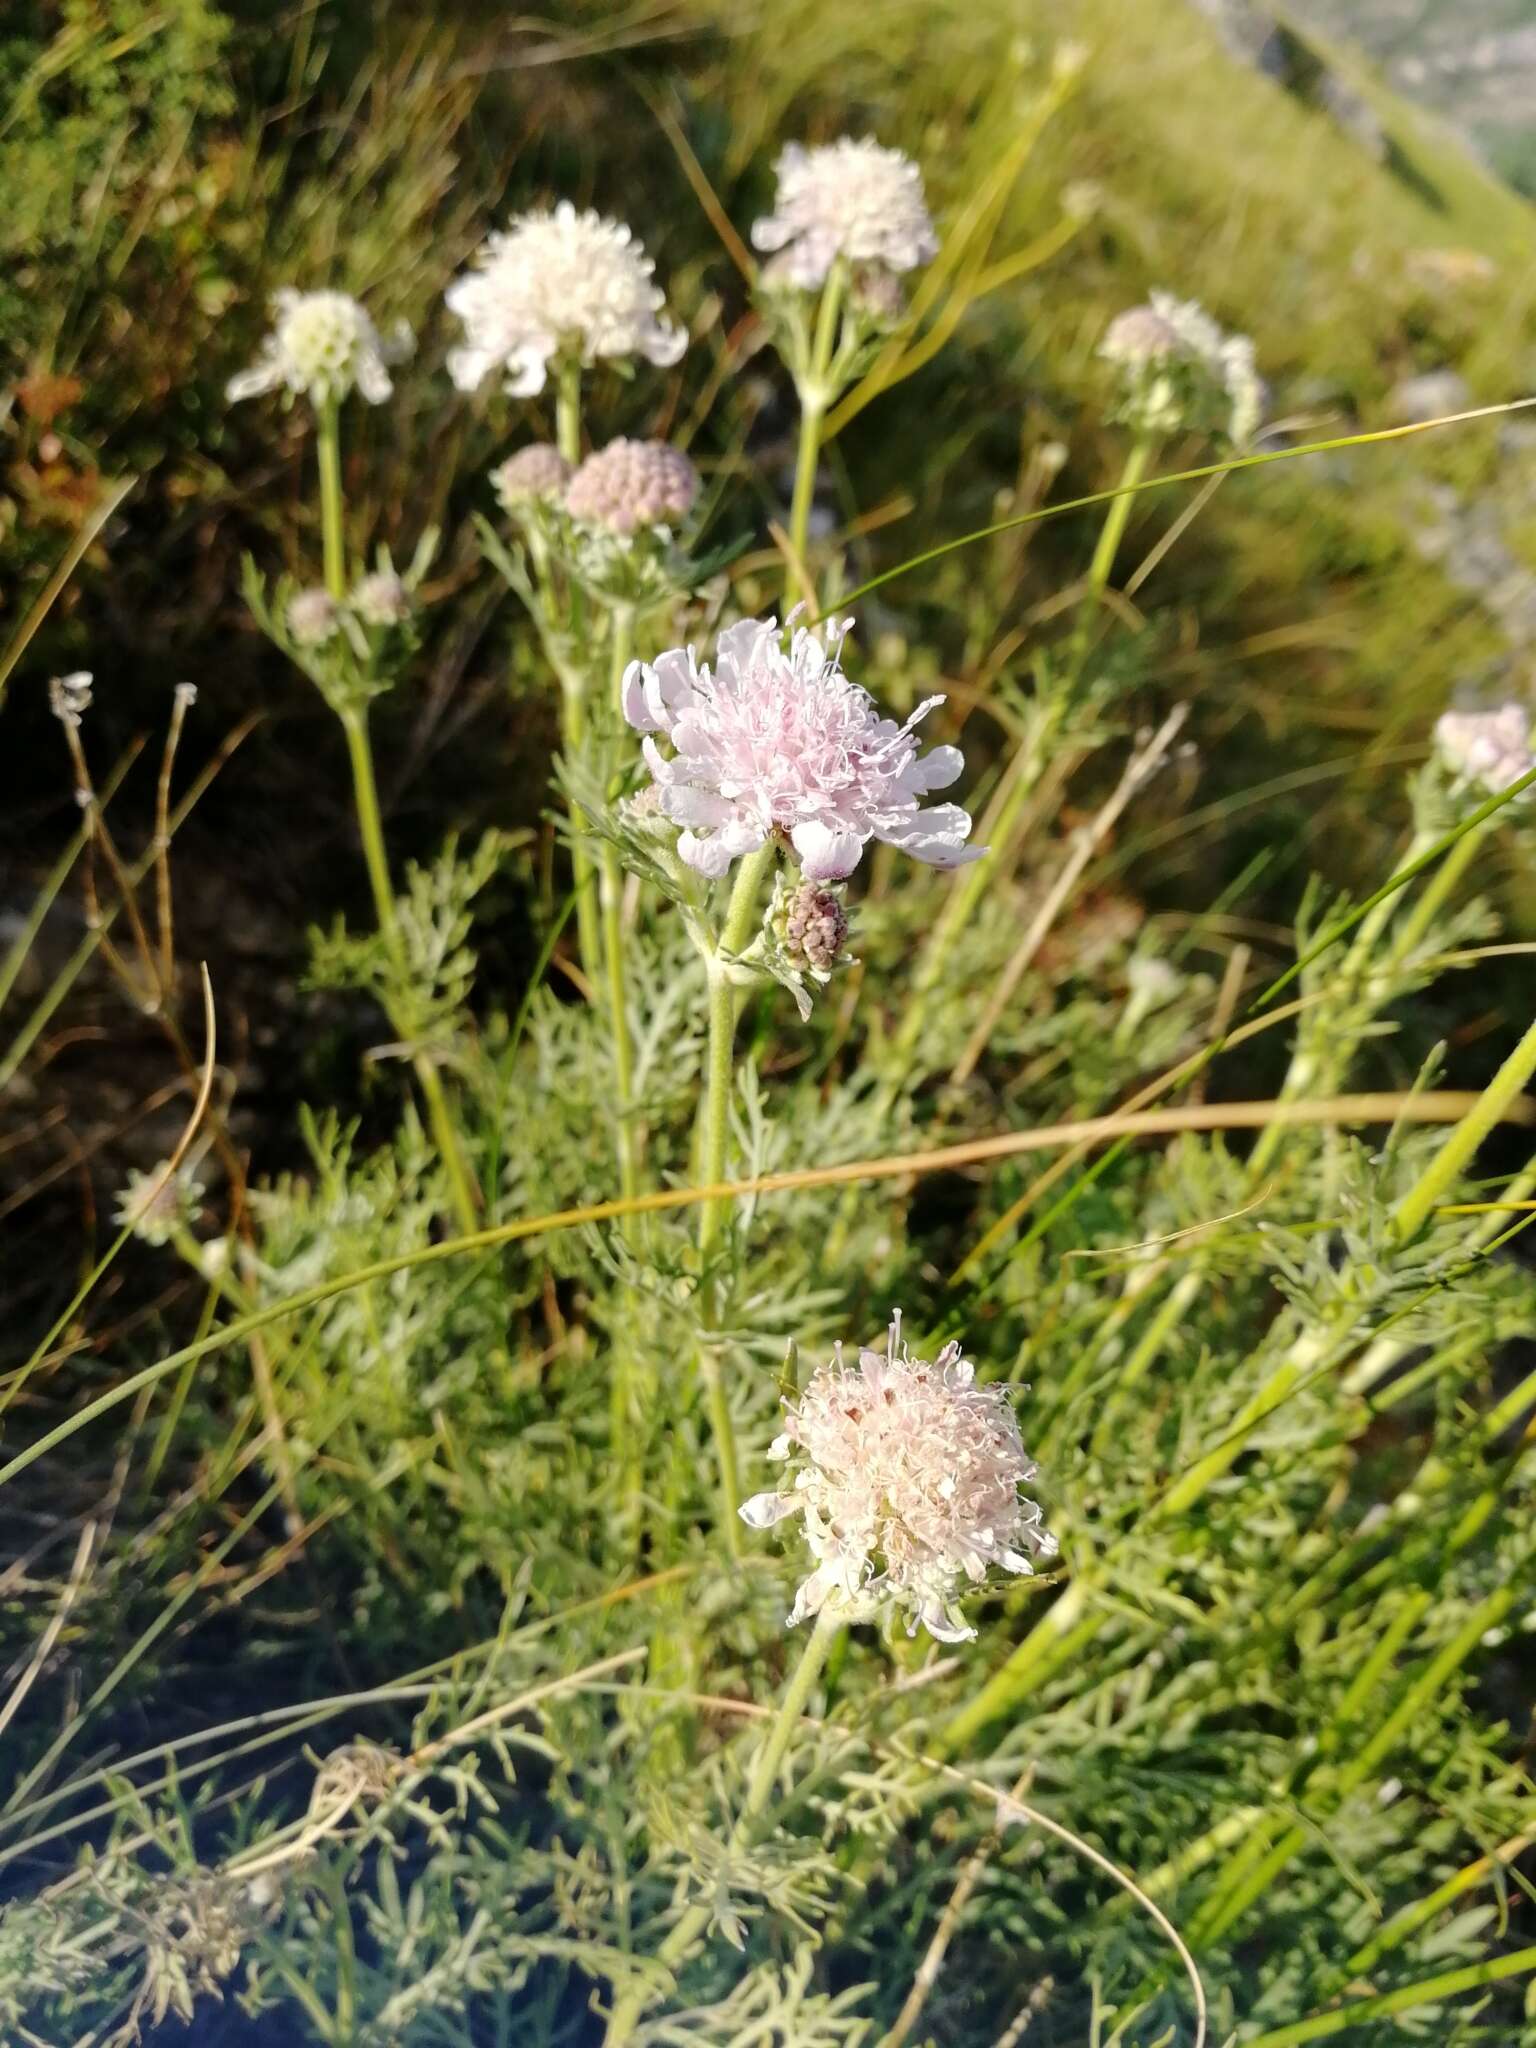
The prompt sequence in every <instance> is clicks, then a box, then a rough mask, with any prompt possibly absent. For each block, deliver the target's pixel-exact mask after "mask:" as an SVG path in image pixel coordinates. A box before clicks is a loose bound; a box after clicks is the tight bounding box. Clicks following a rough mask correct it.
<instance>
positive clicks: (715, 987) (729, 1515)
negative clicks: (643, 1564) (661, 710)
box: [699, 839, 777, 1557]
mask: <svg viewBox="0 0 1536 2048" xmlns="http://www.w3.org/2000/svg"><path fill="white" fill-rule="evenodd" d="M776 857H777V849H776V848H775V846H774V843H773V841H772V840H771V839H770V840H769V841H768V843H767V845H766V846H764V847H763V848H762V849H761V851H760V852H757V853H754V854H750V855H748V857H747V858H746V859H745V860H744V861H742V863H741V865H740V866H739V867H738V868H737V870H736V880H735V883H734V884H733V886H732V889H731V898H730V903H729V905H728V906H727V909H726V913H725V923H724V925H723V927H722V928H721V932H720V937H719V939H718V941H717V942H716V946H715V952H714V957H713V958H712V959H711V961H710V963H709V1047H708V1052H707V1054H706V1064H705V1076H704V1109H703V1125H702V1132H701V1143H700V1146H699V1177H700V1183H701V1185H702V1186H704V1187H715V1186H718V1184H719V1183H720V1182H721V1181H723V1180H724V1179H725V1159H726V1151H727V1148H728V1145H729V1142H730V1130H731V1093H732V1083H733V1081H734V1079H735V1057H736V1006H737V989H736V984H735V983H734V982H733V981H732V980H731V977H730V972H729V969H728V966H727V956H729V955H732V954H736V953H740V952H742V951H743V950H744V949H745V947H746V945H747V943H748V941H749V940H750V938H751V936H752V932H753V929H754V927H755V925H756V923H757V916H758V897H759V894H760V892H761V888H762V883H763V879H764V877H765V876H766V875H767V873H768V871H769V869H770V868H771V867H772V865H773V863H774V860H775V858H776ZM724 1223H725V1200H724V1198H723V1197H721V1196H719V1195H712V1196H710V1197H709V1198H708V1199H707V1200H706V1201H703V1202H701V1203H700V1204H699V1273H700V1281H699V1286H700V1315H701V1320H702V1322H703V1326H704V1343H703V1347H702V1351H701V1354H700V1359H699V1372H700V1377H701V1378H702V1379H703V1382H704V1392H705V1398H706V1400H707V1402H708V1406H709V1419H710V1424H711V1426H712V1428H713V1430H714V1436H715V1450H716V1454H717V1456H718V1458H719V1461H720V1493H721V1514H722V1517H723V1519H724V1522H725V1541H726V1547H727V1549H728V1550H729V1551H730V1553H731V1555H732V1556H733V1557H735V1556H737V1555H738V1554H739V1552H740V1547H741V1526H740V1523H739V1522H738V1520H737V1515H736V1511H737V1509H738V1508H739V1507H740V1505H741V1481H740V1478H739V1474H738V1467H737V1461H736V1433H735V1429H734V1426H733V1425H732V1422H731V1409H730V1402H729V1400H728V1399H727V1397H726V1391H725V1382H724V1377H723V1370H722V1361H721V1358H720V1351H719V1346H718V1345H717V1344H715V1343H713V1342H711V1335H712V1333H713V1332H714V1331H715V1330H717V1329H718V1327H719V1318H720V1290H719V1284H718V1281H717V1280H716V1278H715V1276H714V1275H713V1274H712V1273H711V1271H710V1257H711V1254H712V1253H713V1251H714V1248H715V1242H716V1240H717V1238H718V1237H719V1235H720V1232H721V1230H722V1228H723V1227H724Z"/></svg>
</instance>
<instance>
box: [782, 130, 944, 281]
mask: <svg viewBox="0 0 1536 2048" xmlns="http://www.w3.org/2000/svg"><path fill="white" fill-rule="evenodd" d="M774 168H775V172H776V175H777V177H778V191H777V193H776V194H775V196H774V202H773V211H772V213H770V214H766V215H765V216H764V217H763V219H761V220H759V221H755V222H754V223H753V226H752V242H753V246H754V247H755V248H758V249H762V250H764V251H765V252H776V253H775V254H774V261H773V262H772V263H771V264H770V265H769V266H768V269H767V272H766V273H765V274H766V278H767V281H768V282H769V283H770V284H786V285H792V286H794V287H796V288H797V289H799V290H802V291H817V290H819V289H820V287H821V286H822V285H823V284H824V283H825V282H826V279H827V273H828V272H829V271H830V270H831V268H832V265H833V264H834V263H835V262H836V261H837V259H838V258H839V257H842V258H843V259H844V260H845V261H846V262H847V263H849V264H851V265H853V266H854V267H855V268H856V269H857V268H861V267H863V266H866V265H867V266H870V267H871V268H872V269H874V270H877V271H880V272H886V273H889V272H892V271H902V270H915V269H916V268H917V267H918V265H919V264H921V263H927V262H930V261H931V260H932V259H933V257H935V256H936V255H937V254H938V251H939V244H938V238H937V236H936V235H935V234H934V231H933V222H932V220H931V219H930V218H929V214H928V206H927V201H926V200H925V199H924V197H923V179H922V173H921V172H920V171H919V170H918V168H917V165H916V164H915V163H913V162H912V160H911V158H910V157H906V156H903V155H902V153H901V151H900V150H899V149H882V148H881V147H880V145H879V143H877V142H870V141H867V140H859V139H855V138H854V137H852V136H847V135H845V136H843V137H842V138H841V140H839V141H837V142H832V143H828V144H826V145H825V147H823V148H820V149H803V148H802V147H801V146H800V144H799V143H795V142H792V143H790V144H789V146H788V147H787V148H786V149H785V150H784V151H783V152H782V154H781V155H780V157H779V160H778V163H777V164H776V165H775V167H774Z"/></svg>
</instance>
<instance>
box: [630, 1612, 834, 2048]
mask: <svg viewBox="0 0 1536 2048" xmlns="http://www.w3.org/2000/svg"><path fill="white" fill-rule="evenodd" d="M842 1627H843V1620H842V1615H841V1613H840V1612H839V1611H837V1610H836V1609H833V1608H826V1607H824V1608H823V1609H822V1611H821V1613H820V1614H819V1615H817V1617H816V1623H815V1626H814V1627H813V1628H812V1630H811V1635H810V1640H809V1641H808V1642H807V1643H806V1646H805V1648H804V1650H802V1651H801V1653H800V1662H799V1663H798V1664H797V1665H796V1666H795V1669H794V1671H793V1672H792V1673H791V1675H790V1679H789V1683H788V1684H787V1685H786V1686H785V1688H784V1696H783V1698H782V1699H781V1700H780V1701H779V1710H778V1712H777V1713H776V1714H775V1715H774V1717H773V1721H772V1723H771V1724H770V1726H769V1728H768V1732H767V1734H766V1735H765V1736H764V1738H763V1746H762V1748H761V1749H760V1750H759V1751H758V1753H757V1760H756V1762H755V1763H754V1764H753V1767H752V1777H751V1781H750V1782H749V1784H748V1786H747V1796H746V1798H745V1800H744V1801H743V1802H742V1808H741V1811H740V1813H739V1814H737V1816H736V1821H735V1825H734V1826H733V1827H732V1829H731V1832H730V1837H729V1843H728V1853H731V1854H740V1853H741V1851H743V1850H745V1849H749V1848H751V1846H752V1844H753V1842H754V1841H755V1840H756V1839H757V1837H758V1834H759V1832H760V1830H761V1825H762V1818H763V1810H764V1808H765V1807H766V1806H767V1804H768V1801H769V1798H770V1796H771V1794H772V1792H773V1788H774V1785H775V1783H776V1782H777V1779H778V1775H779V1769H780V1767H781V1765H782V1764H783V1762H784V1752H785V1751H786V1750H787V1749H788V1747H789V1744H790V1738H791V1737H792V1736H793V1734H794V1732H795V1728H796V1725H797V1724H798V1722H799V1720H800V1717H801V1716H802V1714H804V1712H805V1708H806V1703H807V1701H808V1700H809V1699H810V1696H811V1693H812V1692H813V1690H814V1689H815V1685H816V1681H817V1679H818V1678H820V1676H821V1673H822V1670H823V1668H824V1667H825V1665H826V1661H827V1657H828V1654H829V1652H830V1651H831V1648H832V1645H833V1644H834V1642H836V1640H837V1638H838V1636H839V1634H840V1633H841V1631H842ZM712 1917H713V1914H712V1909H711V1908H710V1907H709V1906H690V1907H689V1909H688V1911H687V1912H686V1913H685V1914H684V1915H683V1917H682V1919H681V1920H679V1921H678V1923H677V1925H676V1926H675V1927H674V1928H673V1929H672V1932H671V1933H670V1934H669V1935H668V1936H667V1938H666V1940H665V1941H664V1942H663V1943H662V1945H661V1947H660V1949H659V1950H658V1951H657V1955H658V1958H659V1960H660V1961H662V1962H663V1963H666V1964H667V1965H668V1966H669V1967H670V1966H675V1965H676V1964H678V1963H680V1962H681V1961H682V1960H683V1958H684V1957H685V1956H686V1955H687V1953H688V1951H689V1950H690V1949H691V1948H692V1947H693V1945H694V1943H695V1942H696V1941H697V1940H698V1938H699V1936H700V1935H701V1934H703V1933H704V1932H705V1930H706V1929H707V1928H708V1926H709V1923H710V1920H711V1918H712ZM644 2009H645V2008H644V1994H643V1993H639V1992H630V1993H627V1994H626V1995H625V1996H624V1997H623V1998H621V1999H619V2000H618V2002H617V2003H616V2004H615V2006H614V2009H613V2012H612V2014H611V2016H610V2018H609V2021H608V2027H607V2031H606V2032H605V2033H604V2035H603V2048H622V2044H623V2043H624V2042H627V2041H628V2040H629V2039H630V2037H631V2035H632V2034H633V2032H634V2027H635V2022H636V2021H637V2020H638V2019H639V2018H640V2015H641V2013H642V2012H643V2011H644Z"/></svg>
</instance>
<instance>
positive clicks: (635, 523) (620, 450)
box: [565, 439, 699, 534]
mask: <svg viewBox="0 0 1536 2048" xmlns="http://www.w3.org/2000/svg"><path fill="white" fill-rule="evenodd" d="M698 495H699V473H698V471H697V470H696V469H695V468H694V466H693V464H692V463H691V462H690V461H689V460H688V458H687V456H686V455H684V453H683V452H682V450H681V449H680V448H669V447H668V445H667V443H666V442H665V441H626V440H623V439H620V440H617V441H610V442H609V443H608V445H607V447H606V448H600V449H599V450H598V451H597V453H596V454H595V455H589V456H588V457H587V459H586V461H585V462H584V463H583V464H582V465H581V467H580V468H579V469H578V470H577V472H576V474H575V475H574V476H573V477H572V478H571V481H570V487H569V489H568V490H567V491H566V494H565V509H566V511H567V512H569V513H570V515H571V517H572V518H573V519H580V520H582V521H584V522H585V523H586V524H587V525H589V526H605V527H607V528H608V530H609V531H610V532H611V533H620V534H630V533H633V532H634V531H635V529H636V528H637V527H642V526H664V527H673V526H679V525H681V523H682V522H683V520H684V519H686V518H687V516H688V514H689V513H690V512H691V511H692V510H693V503H694V500H695V499H696V498H697V497H698Z"/></svg>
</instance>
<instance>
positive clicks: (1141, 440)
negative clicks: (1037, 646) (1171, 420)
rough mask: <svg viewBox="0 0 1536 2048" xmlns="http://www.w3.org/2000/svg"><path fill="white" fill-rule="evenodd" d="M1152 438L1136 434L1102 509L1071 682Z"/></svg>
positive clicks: (1074, 643) (1077, 631)
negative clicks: (1113, 491)
mask: <svg viewBox="0 0 1536 2048" xmlns="http://www.w3.org/2000/svg"><path fill="white" fill-rule="evenodd" d="M1154 445H1155V444H1154V442H1153V441H1152V439H1151V437H1150V436H1149V435H1146V434H1138V435H1137V437H1136V439H1135V440H1134V441H1133V442H1132V443H1131V447H1130V453H1129V454H1128V455H1127V456H1126V458H1125V468H1124V469H1123V470H1122V471H1121V473H1120V481H1119V483H1118V484H1117V485H1116V486H1115V496H1114V497H1113V498H1111V499H1110V501H1109V504H1108V507H1107V508H1106V510H1105V513H1104V524H1103V525H1102V526H1101V527H1100V528H1099V541H1098V546H1097V547H1096V548H1095V549H1094V551H1093V560H1092V561H1091V562H1090V563H1089V564H1088V587H1087V590H1086V592H1085V594H1084V597H1083V602H1082V604H1081V606H1080V607H1079V610H1078V616H1077V624H1076V626H1075V627H1074V629H1073V633H1072V642H1071V657H1070V668H1071V672H1072V676H1073V680H1074V682H1075V681H1076V679H1077V678H1078V676H1080V675H1081V673H1082V668H1083V663H1084V662H1085V661H1086V660H1087V658H1088V636H1089V634H1090V633H1091V632H1092V630H1093V622H1094V620H1095V619H1096V618H1097V617H1098V612H1099V606H1100V605H1101V604H1102V603H1103V601H1104V593H1105V591H1106V590H1107V589H1108V588H1109V577H1110V572H1111V570H1112V569H1113V568H1114V566H1115V556H1116V555H1117V554H1118V553H1119V552H1120V543H1121V541H1122V540H1124V538H1125V528H1126V522H1127V521H1128V520H1129V518H1130V516H1131V506H1132V505H1133V503H1134V502H1135V493H1136V490H1137V488H1138V486H1139V485H1140V484H1141V482H1142V479H1143V478H1144V477H1145V476H1146V473H1147V469H1148V466H1149V464H1150V463H1151V460H1152V451H1153V447H1154Z"/></svg>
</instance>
